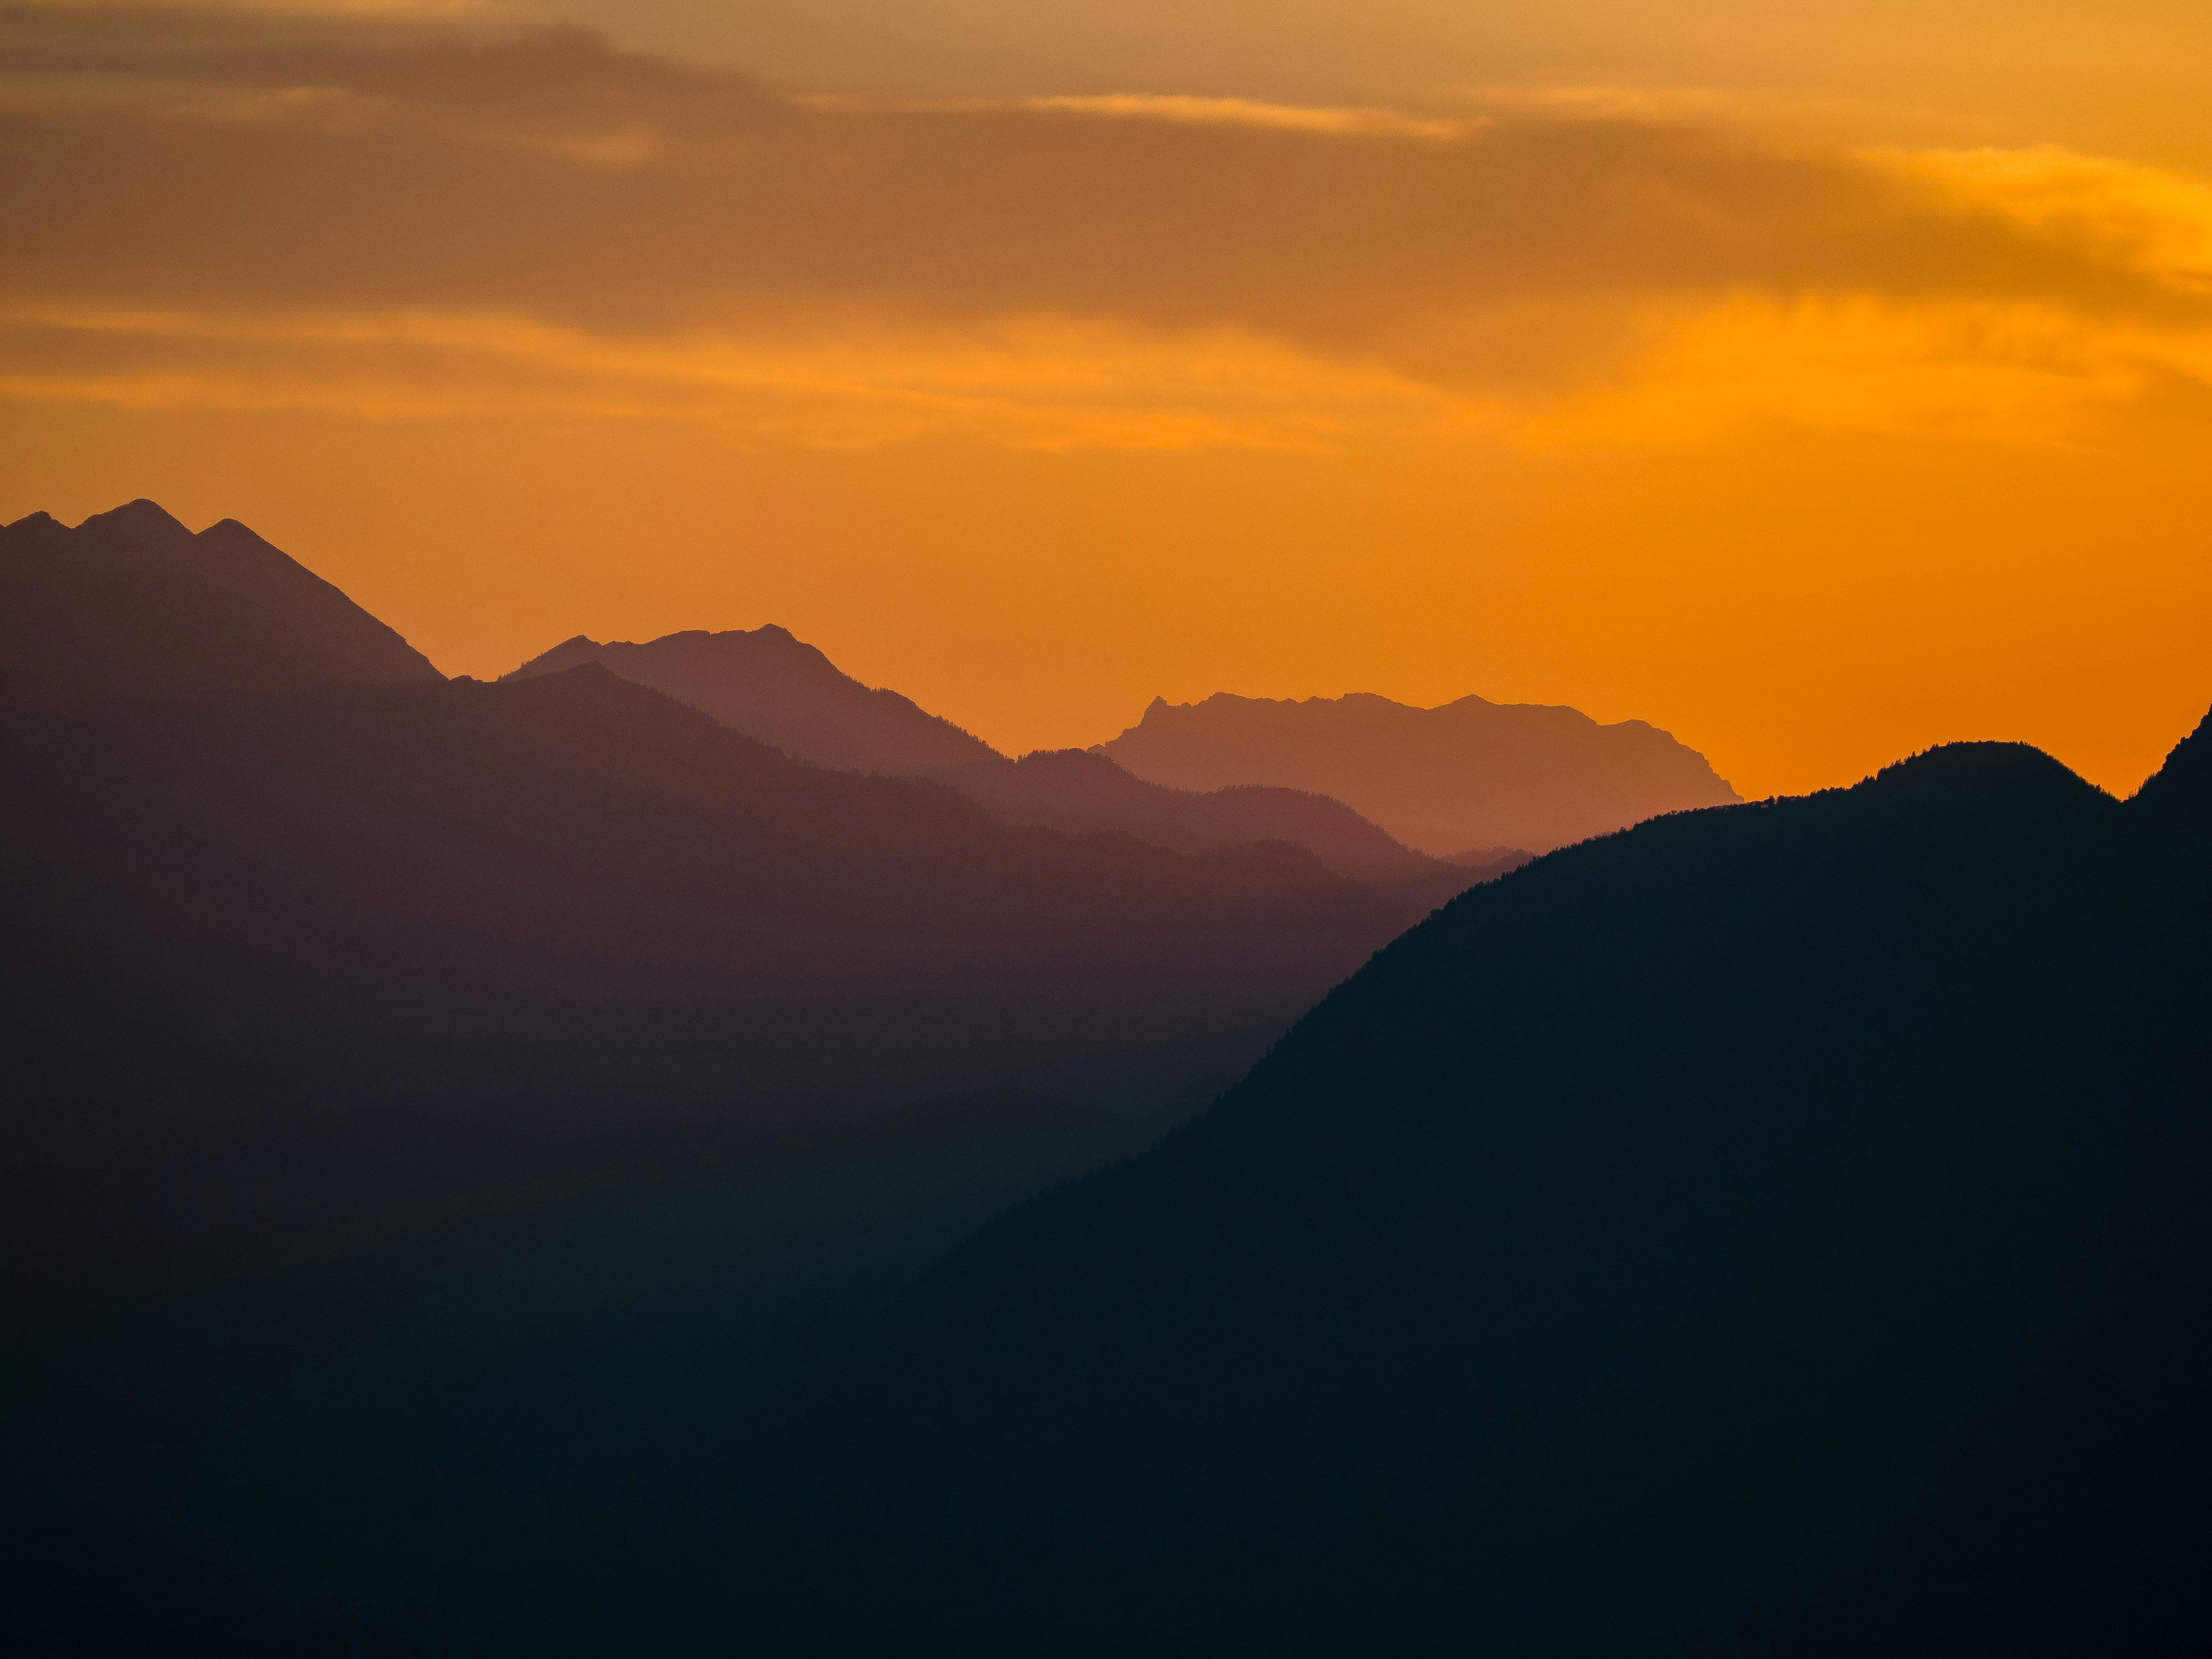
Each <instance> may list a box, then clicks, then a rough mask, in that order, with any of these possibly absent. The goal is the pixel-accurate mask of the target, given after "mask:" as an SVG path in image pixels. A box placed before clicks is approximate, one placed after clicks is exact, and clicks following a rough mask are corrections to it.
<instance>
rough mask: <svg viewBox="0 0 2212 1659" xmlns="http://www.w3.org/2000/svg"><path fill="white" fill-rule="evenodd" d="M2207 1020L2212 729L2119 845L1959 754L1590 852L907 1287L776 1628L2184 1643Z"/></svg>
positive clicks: (2045, 793) (1320, 1011) (1524, 1647)
mask: <svg viewBox="0 0 2212 1659" xmlns="http://www.w3.org/2000/svg"><path fill="white" fill-rule="evenodd" d="M2208 1007H2212V719H2208V721H2207V723H2206V725H2205V726H2202V727H2200V728H2199V730H2198V732H2197V734H2196V735H2195V736H2194V737H2192V738H2190V739H2189V740H2188V741H2186V742H2185V743H2184V744H2181V745H2180V746H2179V748H2177V749H2176V750H2174V752H2173V754H2172V757H2171V758H2170V759H2169V761H2168V763H2167V764H2166V768H2165V769H2164V770H2163V771H2162V772H2161V773H2160V775H2158V776H2157V777H2156V778H2154V780H2153V781H2151V782H2150V783H2149V784H2148V785H2147V786H2146V787H2145V788H2144V789H2143V790H2142V793H2141V794H2140V795H2139V796H2138V797H2137V798H2136V799H2134V800H2132V801H2130V802H2127V803H2121V802H2118V801H2115V800H2114V799H2112V798H2111V797H2109V796H2107V795H2105V794H2103V793H2101V792H2100V791H2098V790H2096V789H2094V788H2093V787H2090V786H2089V785H2088V784H2087V783H2085V782H2083V781H2081V779H2079V778H2077V777H2075V776H2074V775H2072V774H2070V773H2069V772H2068V771H2067V770H2066V769H2064V768H2063V767H2062V766H2060V765H2059V764H2058V763H2057V762H2056V761H2053V760H2051V758H2049V757H2047V756H2045V755H2042V754H2040V753H2038V752H2036V751H2035V750H2031V749H2027V748H2025V747H2023V746H2020V745H2014V744H1959V745H1954V746H1951V747H1948V748H1943V749H1939V750H1934V751H1932V752H1929V753H1928V754H1924V755H1922V756H1919V757H1916V758H1914V759H1912V760H1910V761H1907V762H1905V763H1900V764H1898V765H1896V766H1893V767H1892V768H1890V769H1887V770H1886V771H1884V772H1883V773H1882V774H1881V775H1879V776H1877V777H1875V778H1873V779H1870V780H1869V781H1866V782H1864V783H1863V784H1861V785H1859V786H1858V787H1855V788H1850V789H1838V790H1832V791H1828V792H1826V793H1821V794H1818V795H1814V796H1811V797H1808V798H1804V799H1790V800H1781V801H1775V802H1771V803H1765V804H1761V805H1748V806H1741V807H1738V808H1735V809H1732V810H1728V811H1713V812H1704V813H1697V814H1691V815H1684V816H1680V817H1669V818H1666V819H1662V820H1660V821H1656V822H1652V823H1644V824H1643V825H1641V826H1640V827H1638V828H1637V829H1633V830H1632V831H1630V832H1629V833H1627V834H1626V835H1623V836H1612V837H1607V838H1605V839H1602V840H1600V841H1595V842H1589V843H1587V844H1584V845H1582V846H1577V847H1575V848H1569V849H1566V850H1564V851H1560V852H1557V853H1554V854H1552V855H1550V856H1549V857H1547V858H1545V859H1542V860H1539V861H1537V862H1536V863H1534V865H1531V866H1528V868H1526V869H1523V870H1522V871H1519V872H1516V873H1515V874H1513V875H1511V876H1509V877H1507V878H1504V880H1502V881H1498V882H1495V883H1492V884H1488V885H1486V886H1482V887H1480V888H1477V889H1475V890H1473V891H1471V892H1469V893H1468V894H1467V895H1465V896H1463V897H1462V898H1460V899H1459V900H1457V901H1455V902H1454V903H1453V904H1451V905H1450V906H1449V907H1448V908H1445V909H1443V911H1441V912H1439V913H1437V915H1434V916H1432V917H1431V919H1430V920H1429V921H1426V922H1425V923H1424V924H1423V925H1422V926H1420V927H1417V928H1415V929H1413V931H1412V932H1410V933H1407V934H1406V935H1405V936H1404V937H1402V938H1401V939H1398V940H1397V941H1395V943H1394V944H1393V945H1390V946H1389V949H1387V950H1385V951H1383V952H1381V953H1380V954H1379V955H1378V956H1376V957H1375V958H1374V960H1372V961H1371V962H1370V963H1368V964H1367V966H1366V967H1365V968H1364V969H1362V970H1361V971H1360V972H1359V973H1358V974H1357V975H1354V976H1353V977H1352V979H1350V980H1349V981H1346V983H1345V984H1343V985H1341V986H1340V987H1337V988H1336V989H1335V990H1334V991H1333V992H1332V993H1331V994H1329V996H1328V998H1327V999H1326V1000H1324V1001H1323V1002H1322V1004H1321V1005H1320V1006H1318V1007H1317V1008H1316V1009H1315V1010H1314V1011H1313V1012H1311V1013H1310V1014H1309V1015H1308V1016H1307V1017H1306V1018H1304V1020H1302V1021H1301V1022H1300V1023H1299V1024H1298V1025H1297V1027H1296V1028H1295V1029H1294V1030H1292V1031H1291V1033H1290V1034H1289V1035H1288V1036H1286V1037H1285V1038H1284V1039H1283V1040H1282V1041H1281V1042H1279V1043H1278V1044H1276V1045H1275V1047H1274V1048H1273V1050H1272V1051H1271V1052H1270V1053H1269V1054H1268V1056H1267V1058H1266V1059H1265V1060H1262V1061H1261V1063H1260V1064H1259V1065H1258V1066H1256V1067H1255V1069H1254V1070H1253V1071H1252V1072H1251V1073H1249V1075H1248V1076H1247V1077H1246V1078H1245V1079H1244V1080H1243V1082H1242V1083H1240V1084H1239V1085H1237V1087H1236V1088H1235V1089H1233V1090H1232V1091H1230V1092H1229V1093H1228V1094H1227V1095H1226V1096H1225V1097H1223V1098H1222V1100H1221V1101H1220V1102H1219V1103H1218V1104H1217V1105H1216V1106H1215V1107H1214V1108H1213V1109H1212V1111H1211V1112H1209V1113H1208V1114H1207V1115H1206V1116H1204V1117H1203V1118H1201V1119H1200V1120H1198V1121H1196V1122H1194V1123H1193V1124H1192V1125H1190V1126H1189V1127H1187V1128H1185V1129H1183V1130H1182V1131H1180V1132H1178V1133H1176V1134H1175V1135H1173V1136H1171V1137H1170V1139H1167V1140H1166V1141H1164V1142H1163V1143H1162V1144H1161V1145H1160V1146H1158V1147H1157V1148H1156V1149H1154V1150H1153V1151H1152V1152H1149V1153H1147V1154H1146V1155H1145V1156H1144V1157H1142V1158H1138V1159H1136V1160H1133V1162H1131V1163H1129V1164H1124V1165H1121V1166H1120V1167H1118V1168H1116V1169H1114V1170H1109V1171H1106V1172H1104V1173H1103V1174H1101V1175H1099V1176H1095V1177H1093V1178H1092V1179H1091V1180H1089V1181H1086V1182H1081V1183H1079V1184H1076V1185H1073V1186H1071V1187H1068V1188H1063V1189H1061V1190H1060V1191H1058V1192H1055V1193H1053V1194H1048V1195H1047V1196H1045V1197H1043V1198H1041V1199H1040V1200H1036V1202H1034V1203H1032V1204H1030V1205H1029V1206H1025V1207H1024V1208H1023V1209H1020V1210H1018V1211H1016V1212H1012V1213H1011V1214H1009V1215H1008V1216H1006V1217H1005V1218H1002V1219H1001V1220H1000V1221H999V1222H998V1223H996V1224H994V1225H993V1226H992V1227H990V1228H989V1229H987V1231H985V1232H984V1233H983V1234H982V1235H981V1236H980V1237H978V1238H977V1239H976V1240H975V1241H974V1243H972V1244H971V1245H970V1246H969V1247H968V1248H967V1249H965V1250H963V1252H962V1253H961V1254H960V1255H958V1256H957V1257H956V1258H955V1259H953V1260H952V1261H950V1262H948V1263H947V1264H946V1265H945V1267H943V1268H942V1269H941V1270H939V1272H938V1273H936V1274H935V1275H934V1277H933V1279H930V1280H928V1281H926V1282H925V1284H924V1285H922V1286H921V1287H920V1288H919V1289H918V1290H917V1291H915V1293H913V1294H912V1295H910V1296H909V1297H908V1298H907V1300H906V1301H905V1302H904V1303H903V1304H902V1307H901V1309H900V1310H899V1312H898V1315H897V1316H896V1318H895V1319H894V1320H893V1321H891V1322H890V1323H889V1324H888V1325H887V1326H886V1327H885V1328H884V1329H883V1330H882V1331H880V1332H878V1334H877V1335H876V1336H875V1337H874V1338H873V1340H872V1341H871V1343H870V1344H869V1345H867V1346H866V1347H865V1349H864V1350H863V1351H862V1352H860V1354H859V1355H857V1356H856V1357H855V1358H854V1360H853V1362H852V1363H851V1364H850V1366H849V1368H848V1370H847V1371H846V1372H845V1374H844V1377H843V1380H842V1384H841V1385H840V1386H837V1387H834V1388H825V1389H822V1390H820V1391H819V1392H818V1395H817V1400H818V1402H819V1403H818V1410H819V1418H818V1420H817V1423H816V1424H815V1425H814V1429H813V1431H812V1432H811V1434H809V1435H805V1436H800V1437H795V1438H794V1440H793V1446H794V1448H803V1449H801V1450H794V1453H793V1469H794V1471H795V1472H794V1473H793V1474H792V1475H791V1476H790V1477H789V1478H790V1479H791V1480H795V1481H797V1482H798V1486H797V1488H796V1490H798V1491H799V1492H800V1493H802V1494H808V1493H811V1497H805V1498H804V1499H803V1501H804V1502H805V1504H807V1505H808V1506H809V1508H810V1510H811V1512H812V1513H814V1514H816V1515H817V1516H819V1517H820V1518H821V1520H820V1524H821V1525H822V1527H823V1539H824V1542H823V1544H822V1545H820V1546H818V1547H816V1549H815V1550H814V1551H813V1552H812V1553H809V1552H808V1551H807V1550H805V1549H795V1550H794V1551H793V1552H792V1553H791V1560H790V1561H789V1562H787V1565H785V1566H784V1567H783V1568H781V1569H779V1570H778V1571H781V1572H782V1573H783V1574H784V1575H785V1576H786V1577H788V1579H789V1581H790V1582H791V1583H794V1584H797V1585H801V1586H802V1588H801V1589H799V1590H798V1592H797V1593H796V1594H795V1595H793V1598H792V1605H793V1607H794V1609H795V1610H796V1611H797V1613H799V1614H800V1615H801V1616H805V1615H806V1614H809V1613H812V1612H814V1611H815V1610H817V1609H818V1608H819V1607H822V1606H823V1605H825V1603H824V1601H823V1599H822V1595H821V1590H822V1589H823V1588H826V1587H827V1586H829V1585H830V1584H834V1583H848V1582H855V1581H865V1582H869V1583H872V1585H873V1586H874V1589H873V1592H872V1597H871V1601H872V1603H873V1604H874V1605H876V1606H878V1607H887V1608H890V1609H893V1610H895V1611H893V1612H892V1613H890V1617H889V1619H888V1620H887V1622H886V1624H885V1625H884V1626H882V1627H874V1626H868V1625H867V1623H866V1620H867V1618H868V1613H867V1612H866V1609H862V1608H859V1607H854V1608H853V1609H851V1617H852V1620H853V1624H854V1629H853V1631H852V1632H851V1636H852V1640H851V1645H852V1647H853V1648H854V1650H863V1649H864V1648H865V1647H866V1644H867V1641H868V1640H869V1639H871V1638H874V1637H877V1636H880V1635H883V1634H884V1633H886V1632H887V1631H888V1630H890V1629H893V1628H896V1629H897V1630H900V1631H902V1632H906V1633H907V1634H908V1635H911V1633H912V1632H914V1631H915V1628H916V1625H915V1620H916V1619H917V1617H918V1616H919V1613H918V1611H917V1610H923V1609H926V1610H928V1611H929V1612H930V1613H932V1614H933V1616H938V1617H941V1618H942V1619H944V1620H945V1627H946V1628H950V1629H957V1628H963V1627H969V1628H975V1627H980V1626H976V1625H975V1622H974V1621H975V1620H982V1622H983V1623H984V1624H987V1625H988V1626H989V1627H990V1628H992V1629H994V1631H997V1632H1003V1643H1002V1645H1003V1646H1004V1648H1005V1649H1006V1650H1008V1651H1021V1650H1024V1649H1025V1648H1033V1647H1034V1646H1035V1644H1036V1642H1037V1640H1038V1639H1039V1638H1041V1637H1043V1636H1044V1635H1045V1633H1046V1632H1050V1631H1052V1630H1054V1629H1079V1630H1082V1631H1083V1632H1085V1635H1086V1638H1087V1639H1088V1640H1089V1642H1090V1644H1091V1645H1090V1650H1093V1651H1098V1652H1102V1653H1103V1652H1130V1651H1143V1652H1177V1653H1182V1652H1189V1653H1214V1652H1221V1651H1225V1650H1237V1651H1259V1650H1265V1651H1302V1652H1303V1651H1312V1652H1323V1653H1326V1652H1342V1651H1358V1650H1371V1651H1378V1652H1406V1651H1419V1652H1477V1651H1480V1652H1498V1653H1505V1654H1538V1653H1546V1654H1551V1653H1558V1654H1631V1653H1652V1654H1661V1653H1692V1652H1723V1651H1728V1652H1752V1651H1756V1652H1774V1653H1790V1654H1820V1655H1832V1656H1836V1659H1844V1656H1853V1655H1860V1654H1866V1653H1873V1652H1885V1651H1898V1650H1902V1651H1909V1652H1925V1653H1954V1652H1984V1653H2028V1652H2032V1653H2048V1654H2053V1655H2058V1654H2068V1653H2080V1652H2089V1651H2112V1652H2138V1651H2154V1650H2155V1651H2163V1650H2177V1651H2178V1650H2183V1649H2193V1648H2195V1647H2197V1646H2201V1645H2202V1644H2203V1638H2204V1634H2205V1624H2204V1614H2203V1606H2202V1596H2201V1585H2202V1555H2201V1550H2202V1547H2203V1545H2204V1543H2205V1541H2206V1539H2207V1528H2206V1523H2205V1522H2204V1520H2203V1505H2202V1492H2203V1489H2204V1486H2205V1485H2206V1483H2207V1481H2208V1480H2212V1433H2209V1432H2208V1431H2207V1430H2206V1427H2205V1423H2204V1412H2203V1400H2204V1398H2205V1394H2206V1390H2207V1389H2208V1388H2212V1335H2208V1333H2207V1328H2206V1324H2205V1321H2204V1318H2203V1310H2204V1308H2205V1306H2206V1305H2207V1303H2208V1299H2212V1211H2208V1209H2207V1206H2206V1205H2205V1203H2204V1194H2205V1192H2206V1190H2207V1188H2208V1187H2212V1042H2208V1034H2207V1026H2206V1023H2205V1010H2206V1009H2207V1008H2208ZM769 1513H774V1511H773V1510H770V1511H769ZM763 1535H765V1534H763ZM808 1563H811V1565H807V1564H808ZM802 1567H803V1568H804V1569H805V1571H801V1569H802ZM809 1572H811V1573H814V1574H817V1575H818V1576H817V1577H812V1578H809V1577H807V1576H806V1575H807V1573H809ZM875 1574H880V1575H882V1577H872V1575H875ZM810 1585H811V1591H810V1589H808V1588H804V1587H805V1586H810ZM2191 1629H2193V1630H2195V1631H2196V1632H2197V1635H2196V1636H2195V1637H2190V1636H2188V1635H2187V1634H2186V1632H2188V1631H2190V1630H2191ZM824 1639H825V1644H828V1645H834V1644H833V1643H828V1641H827V1638H824Z"/></svg>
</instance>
